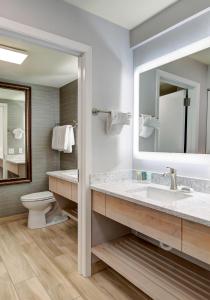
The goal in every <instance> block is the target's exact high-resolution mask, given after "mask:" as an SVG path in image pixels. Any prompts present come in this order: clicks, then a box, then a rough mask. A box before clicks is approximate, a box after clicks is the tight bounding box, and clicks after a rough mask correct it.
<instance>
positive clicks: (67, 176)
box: [47, 170, 78, 183]
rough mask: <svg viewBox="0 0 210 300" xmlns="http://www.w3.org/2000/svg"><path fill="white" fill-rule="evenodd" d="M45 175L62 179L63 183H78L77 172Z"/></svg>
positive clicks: (54, 172) (57, 172) (68, 171)
mask: <svg viewBox="0 0 210 300" xmlns="http://www.w3.org/2000/svg"><path fill="white" fill-rule="evenodd" d="M47 175H49V176H52V177H56V178H59V179H63V180H65V181H69V182H73V183H78V170H65V171H52V172H47Z"/></svg>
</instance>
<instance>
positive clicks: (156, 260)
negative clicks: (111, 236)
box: [92, 234, 210, 300]
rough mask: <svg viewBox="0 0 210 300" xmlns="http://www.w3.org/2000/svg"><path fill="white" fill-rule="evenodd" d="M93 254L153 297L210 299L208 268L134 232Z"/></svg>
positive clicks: (98, 248) (187, 299) (161, 298)
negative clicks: (163, 248) (201, 266)
mask: <svg viewBox="0 0 210 300" xmlns="http://www.w3.org/2000/svg"><path fill="white" fill-rule="evenodd" d="M92 253H93V254H94V255H95V256H97V257H98V258H100V259H101V260H102V261H103V262H105V263H106V264H107V265H109V266H110V267H111V268H113V269H114V270H116V271H117V272H118V273H120V274H121V275H122V276H124V277H125V278H126V279H128V280H129V281H130V282H132V283H133V284H134V285H135V286H137V287H138V288H139V289H141V290H143V291H144V292H146V294H148V295H149V296H150V297H151V298H152V299H158V300H163V299H167V300H172V299H173V300H175V299H176V300H177V299H180V300H209V299H210V278H208V276H209V272H208V271H206V270H204V269H203V268H200V267H197V266H195V265H194V264H192V263H190V262H188V261H186V260H184V259H182V258H180V257H177V256H176V255H174V254H172V253H169V252H166V251H164V250H162V249H160V248H158V247H156V246H154V245H152V244H150V243H148V242H146V241H143V240H142V239H140V238H138V237H136V236H134V235H133V234H128V235H125V236H123V237H121V238H118V239H116V240H113V241H111V242H106V243H102V244H99V245H97V246H95V247H93V248H92Z"/></svg>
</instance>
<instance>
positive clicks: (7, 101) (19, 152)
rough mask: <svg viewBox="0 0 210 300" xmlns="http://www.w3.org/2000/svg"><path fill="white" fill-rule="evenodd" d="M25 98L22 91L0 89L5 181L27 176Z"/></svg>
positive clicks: (0, 167)
mask: <svg viewBox="0 0 210 300" xmlns="http://www.w3.org/2000/svg"><path fill="white" fill-rule="evenodd" d="M2 85H4V84H2ZM25 98H26V94H25V91H24V90H22V89H13V88H12V86H11V87H8V86H7V87H6V88H4V87H0V179H3V180H4V179H5V180H6V179H14V178H25V177H26V175H27V174H26V173H27V170H26V159H25V157H26V146H25V145H26V143H25V127H26V126H25V103H26V99H25Z"/></svg>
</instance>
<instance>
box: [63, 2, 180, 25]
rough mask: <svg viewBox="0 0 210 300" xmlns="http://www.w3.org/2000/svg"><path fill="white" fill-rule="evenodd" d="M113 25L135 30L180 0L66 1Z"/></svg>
mask: <svg viewBox="0 0 210 300" xmlns="http://www.w3.org/2000/svg"><path fill="white" fill-rule="evenodd" d="M64 1H65V2H68V3H70V4H73V5H74V6H77V7H79V8H81V9H84V10H86V11H88V12H90V13H93V14H95V15H97V16H99V17H102V18H104V19H106V20H108V21H110V22H112V23H115V24H118V25H120V26H122V27H125V28H127V29H133V28H134V27H136V26H137V25H139V24H141V23H143V22H144V21H146V20H148V19H149V18H151V17H153V16H154V15H156V14H157V13H159V12H161V11H162V10H164V9H165V8H166V7H168V6H170V5H171V4H173V3H175V2H177V1H178V0H64Z"/></svg>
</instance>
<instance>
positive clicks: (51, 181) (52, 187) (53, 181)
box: [49, 176, 57, 193]
mask: <svg viewBox="0 0 210 300" xmlns="http://www.w3.org/2000/svg"><path fill="white" fill-rule="evenodd" d="M49 190H50V191H51V192H54V193H56V190H57V180H56V178H54V177H51V176H50V177H49Z"/></svg>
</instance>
